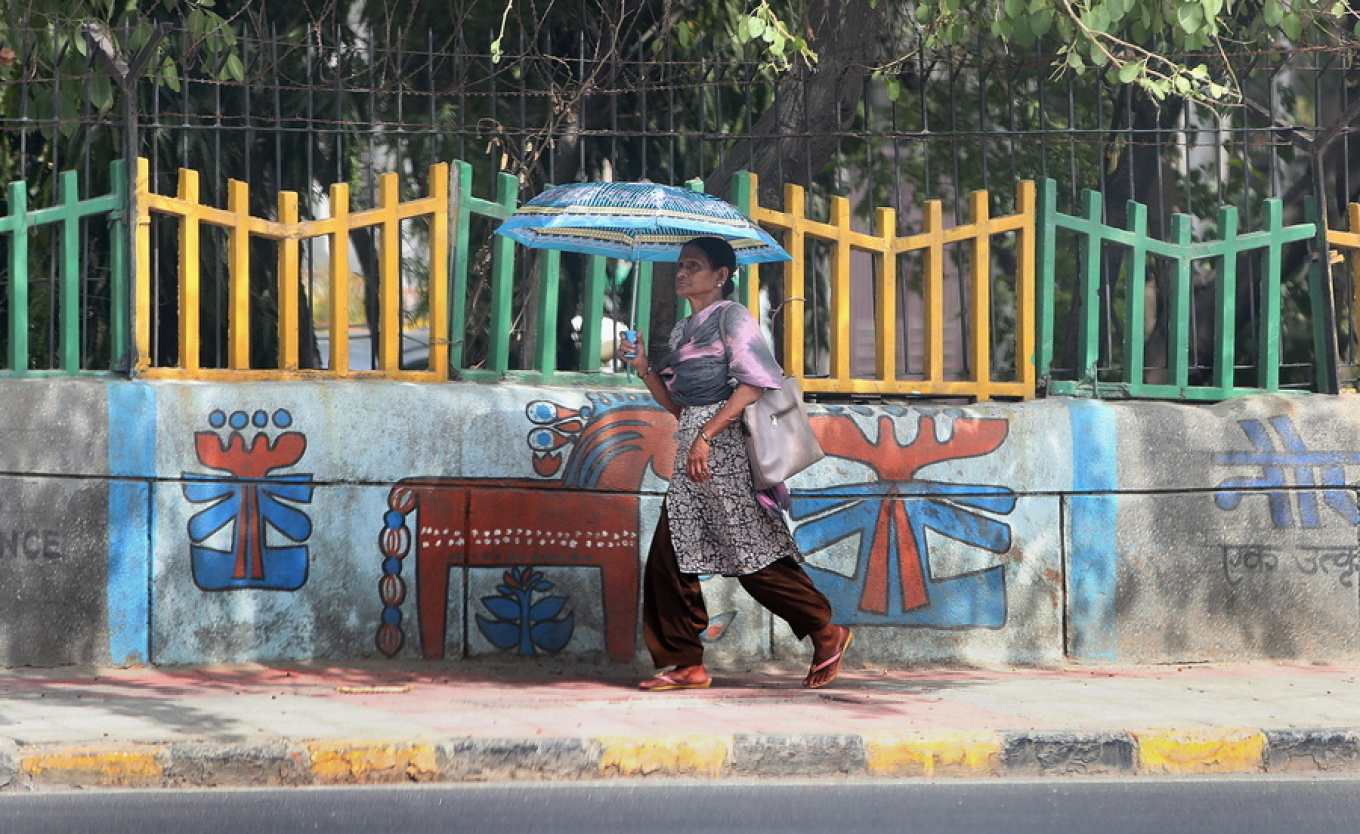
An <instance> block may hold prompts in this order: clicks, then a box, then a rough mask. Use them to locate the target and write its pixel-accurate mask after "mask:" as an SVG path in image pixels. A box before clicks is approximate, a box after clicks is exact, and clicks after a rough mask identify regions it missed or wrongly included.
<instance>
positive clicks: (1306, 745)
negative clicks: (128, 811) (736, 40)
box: [0, 728, 1360, 789]
mask: <svg viewBox="0 0 1360 834" xmlns="http://www.w3.org/2000/svg"><path fill="white" fill-rule="evenodd" d="M1263 772H1264V773H1305V772H1309V773H1316V772H1352V773H1354V772H1360V729H1319V730H1252V729H1201V728H1196V729H1191V730H1144V731H1137V732H1129V733H1122V732H1105V733H1089V734H1083V733H1067V732H1059V733H1043V732H1040V733H1023V732H1012V733H999V732H990V731H980V732H974V733H959V732H944V733H935V734H932V733H928V732H927V733H920V732H918V733H902V734H866V735H857V734H816V733H809V734H774V735H752V734H738V735H735V736H721V735H670V736H628V737H623V736H612V737H602V738H540V739H511V738H507V739H454V740H447V741H443V742H440V743H437V744H431V743H424V742H409V741H382V740H369V739H351V740H327V741H314V742H307V743H302V744H292V743H284V742H279V743H266V744H248V743H239V744H213V743H194V744H168V745H126V746H118V745H102V746H89V745H80V746H69V747H59V746H49V745H41V746H24V745H17V744H15V743H14V742H13V741H11V740H8V739H0V785H3V786H4V787H6V788H8V789H23V788H26V787H28V786H32V785H48V786H61V787H103V788H109V787H133V788H144V787H218V786H221V787H228V786H243V787H244V786H269V785H289V786H291V785H326V784H355V785H359V784H393V783H402V782H434V781H439V782H488V781H506V782H515V781H541V780H592V779H611V778H636V777H639V776H648V777H662V778H666V777H687V778H695V777H699V778H710V779H721V778H729V777H730V778H765V777H770V778H780V777H787V776H803V777H809V776H811V777H818V776H827V777H833V778H835V777H842V778H843V777H883V778H911V777H926V778H934V777H972V778H977V777H995V776H1053V777H1058V778H1061V777H1063V776H1087V775H1127V776H1135V775H1169V774H1243V773H1263Z"/></svg>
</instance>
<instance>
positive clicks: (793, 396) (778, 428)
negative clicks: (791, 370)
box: [741, 376, 826, 490]
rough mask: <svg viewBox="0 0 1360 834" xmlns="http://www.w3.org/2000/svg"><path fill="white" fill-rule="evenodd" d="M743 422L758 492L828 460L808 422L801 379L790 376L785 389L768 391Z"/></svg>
mask: <svg viewBox="0 0 1360 834" xmlns="http://www.w3.org/2000/svg"><path fill="white" fill-rule="evenodd" d="M741 419H742V422H743V423H745V424H746V453H747V456H749V457H750V458H751V480H752V481H754V482H755V486H756V489H757V490H762V489H769V488H770V487H772V486H775V485H777V484H782V483H783V482H784V481H787V480H788V479H789V478H791V477H793V476H794V475H797V474H798V473H799V472H802V471H803V470H804V469H807V468H808V467H809V466H811V465H812V464H814V463H816V462H817V461H819V460H821V459H822V458H824V457H826V455H825V454H824V453H823V452H822V447H821V445H820V444H818V443H817V435H815V434H813V433H812V424H811V423H809V422H808V416H807V408H806V407H805V406H804V405H803V388H802V386H801V385H799V384H798V378H797V377H792V376H786V377H784V387H783V388H772V389H769V390H766V392H765V393H764V394H762V395H761V396H760V399H758V400H756V401H755V402H753V403H751V404H750V405H748V406H746V410H745V411H744V412H743V413H742V418H741Z"/></svg>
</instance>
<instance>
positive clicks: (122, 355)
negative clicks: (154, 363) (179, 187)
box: [109, 159, 132, 371]
mask: <svg viewBox="0 0 1360 834" xmlns="http://www.w3.org/2000/svg"><path fill="white" fill-rule="evenodd" d="M126 177H127V173H126V166H125V165H124V164H123V160H121V159H115V160H114V161H113V162H112V163H111V164H110V165H109V181H110V182H112V183H113V191H112V193H110V194H109V199H110V200H111V201H112V203H113V208H112V209H111V210H110V211H109V370H112V371H130V370H131V369H132V361H131V359H130V357H131V355H132V331H131V327H130V325H129V318H130V313H131V298H130V291H129V287H130V285H131V282H132V276H131V275H130V274H129V273H128V228H129V226H130V225H131V222H132V221H131V219H130V218H129V217H128V216H127V180H126Z"/></svg>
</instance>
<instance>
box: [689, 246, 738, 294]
mask: <svg viewBox="0 0 1360 834" xmlns="http://www.w3.org/2000/svg"><path fill="white" fill-rule="evenodd" d="M689 243H692V244H694V245H695V246H697V247H699V248H700V249H702V250H704V254H705V255H707V256H708V264H709V266H711V267H713V268H714V269H722V268H723V267H727V283H725V284H723V289H722V294H723V298H727V297H728V296H730V295H731V294H732V290H734V289H736V286H737V282H736V281H735V280H733V279H735V278H736V276H737V253H736V251H734V250H733V249H732V244H730V243H728V242H727V241H725V240H723V239H722V238H720V237H696V238H694V239H693V240H691V241H689ZM689 243H687V244H685V245H686V246H688V245H689Z"/></svg>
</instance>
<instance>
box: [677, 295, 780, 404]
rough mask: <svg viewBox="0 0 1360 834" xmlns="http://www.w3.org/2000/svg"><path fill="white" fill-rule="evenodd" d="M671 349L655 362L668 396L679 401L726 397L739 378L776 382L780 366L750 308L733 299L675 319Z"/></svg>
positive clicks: (749, 381)
mask: <svg viewBox="0 0 1360 834" xmlns="http://www.w3.org/2000/svg"><path fill="white" fill-rule="evenodd" d="M670 346H671V352H670V353H668V354H666V356H665V357H664V358H662V360H661V361H660V362H657V363H655V367H656V371H657V373H658V374H660V376H661V380H662V381H663V382H664V383H665V384H666V389H667V391H669V392H670V395H671V399H672V400H674V401H675V403H676V405H679V406H682V407H683V406H694V405H710V404H712V403H719V402H725V401H726V400H727V398H728V397H730V396H731V395H732V388H733V385H734V383H733V382H729V380H735V382H737V383H746V384H748V385H754V386H756V387H757V388H780V387H782V386H783V383H784V372H783V371H782V370H781V369H780V367H779V363H778V362H776V361H775V360H774V354H772V353H771V352H770V346H769V344H768V343H767V342H766V341H765V334H764V333H762V332H761V331H760V325H759V324H757V323H756V320H755V317H754V316H752V315H751V313H750V311H749V310H747V309H746V308H745V307H743V306H741V305H740V304H738V303H736V302H735V301H727V300H723V301H718V302H716V303H714V304H710V305H709V306H708V307H706V308H704V309H703V310H701V311H700V312H698V313H696V314H695V315H692V316H690V317H689V318H687V319H684V320H682V321H680V322H677V323H676V325H675V329H674V330H672V331H671V338H670Z"/></svg>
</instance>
